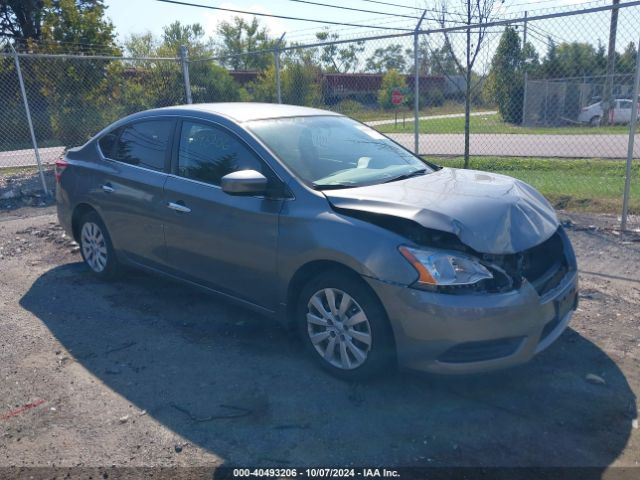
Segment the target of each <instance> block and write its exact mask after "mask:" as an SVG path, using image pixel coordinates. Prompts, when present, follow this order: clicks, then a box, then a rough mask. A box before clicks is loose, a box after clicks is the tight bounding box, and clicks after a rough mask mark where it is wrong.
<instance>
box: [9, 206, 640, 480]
mask: <svg viewBox="0 0 640 480" xmlns="http://www.w3.org/2000/svg"><path fill="white" fill-rule="evenodd" d="M598 221H600V220H599V219H595V220H594V219H590V218H588V217H581V218H580V219H578V220H576V222H578V225H589V224H590V223H592V222H598ZM601 223H602V222H601ZM596 224H597V223H596ZM570 235H571V237H572V239H573V242H574V245H575V247H576V249H577V253H578V258H579V264H580V268H581V270H582V273H581V276H580V282H581V298H580V307H579V310H578V312H577V314H576V315H575V317H574V320H573V322H572V324H571V328H570V329H569V330H567V331H566V333H565V334H564V335H563V336H562V337H561V338H560V340H559V341H558V342H557V343H556V344H554V345H553V346H552V347H551V348H550V349H549V350H547V351H546V352H544V353H543V354H541V355H539V356H538V357H537V358H536V359H535V360H534V361H532V362H531V363H529V364H527V365H525V366H522V367H518V368H514V369H510V370H506V371H501V372H497V373H493V374H487V375H480V376H468V377H456V378H450V377H436V376H427V375H423V374H418V373H413V372H407V371H403V372H399V373H398V374H396V375H392V376H388V377H386V378H384V379H382V380H379V381H375V382H373V383H368V384H348V383H344V382H342V381H339V380H336V379H333V378H331V377H329V376H327V375H326V374H324V373H323V372H321V371H320V370H318V369H316V368H315V367H314V366H313V364H312V363H311V362H310V361H309V360H307V359H306V358H305V356H304V355H303V351H302V348H301V347H300V346H299V345H298V343H297V341H296V340H295V338H294V337H293V336H292V335H291V334H290V333H289V332H287V331H285V330H283V329H281V328H280V327H278V326H277V325H275V324H274V323H272V322H270V321H268V320H267V319H264V318H261V317H259V316H257V315H256V314H254V313H251V312H248V311H245V310H242V309H240V308H237V307H235V306H233V305H231V304H229V303H226V302H224V301H222V300H219V299H216V298H213V297H210V296H207V295H205V294H202V293H199V292H197V291H195V290H193V289H190V288H188V287H185V286H182V285H179V284H176V283H173V282H170V281H166V280H162V279H158V278H156V277H152V276H149V275H146V274H142V273H137V272H131V273H129V274H128V275H127V276H126V277H125V278H124V279H123V280H120V281H118V282H116V283H111V284H109V283H103V282H101V281H98V280H96V279H94V278H93V277H92V276H91V275H90V274H89V272H88V271H87V269H85V267H84V266H83V265H82V264H81V263H80V256H79V253H77V247H76V246H74V244H72V243H71V242H70V241H69V239H68V238H64V237H63V236H62V232H61V230H60V229H59V227H58V226H57V224H56V217H55V212H54V209H53V207H51V206H44V207H37V206H36V207H29V206H26V207H22V208H18V209H14V210H11V211H4V212H0V332H1V335H0V379H1V381H0V466H17V467H29V466H42V467H46V466H57V467H74V466H85V467H101V468H110V467H111V466H165V467H170V466H186V465H189V466H208V467H212V466H216V465H223V464H224V465H243V466H246V465H254V466H256V465H257V466H279V467H287V466H304V465H314V466H347V465H356V466H375V465H384V466H391V465H395V466H409V465H428V466H596V467H600V468H602V469H605V468H607V467H610V466H625V467H634V466H635V467H637V466H638V465H640V430H638V424H637V409H638V402H637V398H636V396H637V393H638V392H639V391H640V321H639V320H640V318H639V313H638V312H639V311H640V271H639V269H638V267H639V266H640V243H639V242H638V238H634V237H625V236H621V235H619V234H618V235H616V234H615V232H611V231H607V230H601V229H593V228H578V227H577V226H574V227H572V228H570ZM634 471H635V473H638V472H640V470H634ZM94 478H95V477H94ZM630 478H631V477H630ZM636 478H637V477H636Z"/></svg>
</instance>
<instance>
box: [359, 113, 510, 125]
mask: <svg viewBox="0 0 640 480" xmlns="http://www.w3.org/2000/svg"><path fill="white" fill-rule="evenodd" d="M497 113H498V112H497V111H495V110H490V111H486V112H472V113H471V114H470V115H471V116H472V117H480V116H482V115H496V114H497ZM460 117H464V113H447V114H446V115H425V116H423V117H418V119H419V120H440V119H442V118H460ZM410 121H411V122H413V117H411V118H407V122H410ZM364 123H366V124H367V125H369V126H370V127H375V126H378V125H389V124H390V123H395V120H394V119H393V118H391V119H386V120H373V121H371V122H364Z"/></svg>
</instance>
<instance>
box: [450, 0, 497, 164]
mask: <svg viewBox="0 0 640 480" xmlns="http://www.w3.org/2000/svg"><path fill="white" fill-rule="evenodd" d="M461 3H462V5H461V8H460V10H461V12H460V15H455V14H454V15H450V17H453V18H456V19H457V18H463V19H464V23H465V24H466V25H468V28H466V29H465V30H464V34H465V40H466V42H465V48H464V57H463V59H462V60H460V58H459V57H458V55H457V53H456V52H455V50H454V48H453V44H452V42H451V35H452V33H451V32H447V30H445V31H444V32H443V35H444V46H443V48H444V49H445V51H446V52H448V54H450V55H451V57H452V59H453V61H454V63H455V64H456V67H457V70H458V71H460V72H461V74H462V75H464V77H465V82H464V168H469V125H470V120H471V100H472V94H473V90H475V89H477V88H478V87H479V86H480V85H481V82H478V81H476V82H474V83H475V86H474V85H472V82H473V80H474V76H473V72H472V71H473V66H474V65H475V63H476V60H477V58H478V54H479V53H480V47H481V46H482V43H483V41H484V39H485V36H486V33H487V26H486V24H487V23H488V22H490V21H491V20H492V15H493V9H494V4H495V1H494V0H461ZM447 9H451V5H450V4H448V3H446V2H445V1H442V2H441V3H440V10H441V11H442V16H441V17H440V26H441V27H442V28H446V27H447V26H450V25H448V24H452V25H454V26H458V27H459V26H460V25H458V24H457V23H458V20H453V18H447V16H446V13H447ZM473 24H478V25H479V26H477V27H475V28H471V25H473Z"/></svg>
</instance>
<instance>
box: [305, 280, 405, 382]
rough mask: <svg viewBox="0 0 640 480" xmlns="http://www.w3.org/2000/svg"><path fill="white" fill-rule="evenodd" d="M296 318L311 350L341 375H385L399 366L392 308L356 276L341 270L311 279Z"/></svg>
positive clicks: (361, 377) (347, 377) (352, 377)
mask: <svg viewBox="0 0 640 480" xmlns="http://www.w3.org/2000/svg"><path fill="white" fill-rule="evenodd" d="M343 301H346V302H347V303H345V304H344V305H343ZM330 302H332V303H333V308H331V307H330ZM296 322H297V326H298V331H299V334H300V336H301V337H302V340H303V342H304V344H305V349H306V350H307V351H308V352H309V354H310V355H311V357H312V358H313V359H314V360H315V361H316V362H317V363H318V364H319V365H320V366H321V367H322V368H323V369H325V370H326V371H328V372H329V373H331V374H332V375H334V376H336V377H338V378H342V379H345V380H364V379H367V378H371V377H374V376H381V375H383V374H384V373H386V372H387V371H388V370H389V369H390V367H392V366H394V364H395V348H394V341H393V333H392V331H391V327H390V325H389V321H388V319H387V315H386V312H385V310H384V308H383V307H382V305H381V303H380V301H379V300H378V298H377V297H376V295H375V294H374V293H373V292H372V291H371V289H370V288H369V287H368V285H366V284H365V283H364V282H363V280H362V279H360V278H359V277H358V276H357V275H355V274H352V273H350V272H345V271H342V270H338V269H336V270H329V271H326V272H323V273H320V274H319V275H318V276H317V277H314V278H313V279H311V280H310V281H309V282H308V283H307V284H306V285H305V286H304V287H303V288H302V290H301V292H300V295H299V297H298V304H297V306H296ZM354 322H355V323H354Z"/></svg>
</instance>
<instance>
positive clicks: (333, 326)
mask: <svg viewBox="0 0 640 480" xmlns="http://www.w3.org/2000/svg"><path fill="white" fill-rule="evenodd" d="M307 333H308V335H309V339H310V340H311V343H312V345H313V347H314V348H315V350H316V352H318V354H319V355H320V356H321V357H322V358H323V359H324V360H325V361H326V362H328V363H330V364H331V365H333V366H334V367H337V368H340V369H343V370H353V369H355V368H358V367H360V366H361V365H362V364H363V363H364V362H365V361H366V360H367V357H368V355H369V352H370V350H371V345H372V336H371V325H370V324H369V319H368V318H367V315H366V313H365V312H364V310H363V309H362V307H360V305H358V303H357V302H356V301H355V300H354V299H353V298H352V297H351V296H350V295H349V294H348V293H346V292H344V291H342V290H339V289H336V288H324V289H322V290H319V291H317V292H316V293H314V294H313V295H312V296H311V298H310V299H309V302H308V304H307Z"/></svg>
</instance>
